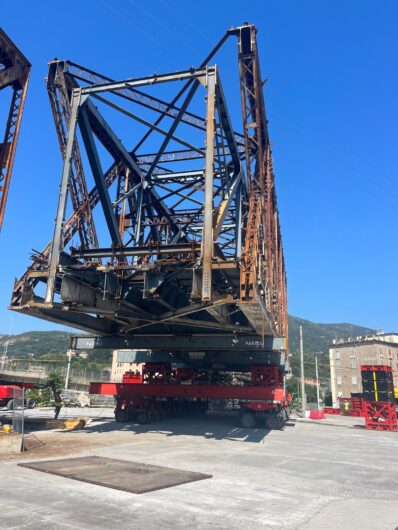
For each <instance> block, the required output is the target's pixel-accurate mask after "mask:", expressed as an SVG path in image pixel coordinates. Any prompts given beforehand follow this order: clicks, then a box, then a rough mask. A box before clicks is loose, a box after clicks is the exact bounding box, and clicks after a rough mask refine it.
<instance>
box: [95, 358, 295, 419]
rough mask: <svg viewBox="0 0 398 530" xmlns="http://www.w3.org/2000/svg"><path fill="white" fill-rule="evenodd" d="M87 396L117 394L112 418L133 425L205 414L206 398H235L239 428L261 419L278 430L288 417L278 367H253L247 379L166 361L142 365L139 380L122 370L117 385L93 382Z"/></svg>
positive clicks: (286, 400)
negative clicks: (183, 366)
mask: <svg viewBox="0 0 398 530" xmlns="http://www.w3.org/2000/svg"><path fill="white" fill-rule="evenodd" d="M90 394H104V395H113V396H115V397H116V408H115V418H116V420H117V421H121V422H124V421H129V420H136V421H138V423H147V422H149V421H153V420H157V419H163V418H166V417H170V416H178V415H185V414H195V413H204V412H206V410H207V409H208V405H209V400H212V399H217V400H220V399H221V400H236V402H237V403H238V404H239V405H238V407H239V410H240V422H241V425H242V427H247V428H251V427H255V426H256V425H257V424H258V423H259V422H263V423H264V424H265V426H266V427H267V428H269V429H279V428H281V427H282V425H283V423H284V421H285V419H287V417H288V407H289V402H288V399H287V397H286V394H285V390H284V383H283V371H282V368H281V367H279V366H274V365H268V366H258V365H256V366H252V367H251V378H250V381H244V380H242V379H239V377H238V379H237V380H235V381H234V380H233V377H232V375H231V374H228V373H220V372H212V371H208V370H207V371H201V370H194V369H191V368H172V365H171V363H146V364H144V365H143V370H142V378H141V376H138V375H134V374H132V373H129V372H127V373H126V374H125V375H124V377H123V381H122V382H121V383H112V382H109V383H102V382H93V383H91V384H90Z"/></svg>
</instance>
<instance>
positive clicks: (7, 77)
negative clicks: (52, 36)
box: [0, 28, 31, 230]
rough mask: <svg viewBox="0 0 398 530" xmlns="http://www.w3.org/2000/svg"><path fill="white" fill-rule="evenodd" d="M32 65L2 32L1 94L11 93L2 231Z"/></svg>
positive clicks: (1, 154)
mask: <svg viewBox="0 0 398 530" xmlns="http://www.w3.org/2000/svg"><path fill="white" fill-rule="evenodd" d="M30 66H31V65H30V63H29V61H28V60H27V59H26V58H25V57H24V56H23V55H22V53H21V52H20V51H19V49H18V48H17V47H16V46H15V44H14V43H13V42H12V41H11V40H10V39H9V37H7V35H6V34H5V33H4V31H3V30H2V29H1V28H0V91H1V92H2V94H3V92H6V91H10V92H11V94H10V104H9V111H8V115H7V119H6V122H5V128H4V133H3V138H2V143H0V230H1V227H2V224H3V219H4V212H5V208H6V202H7V196H8V190H9V187H10V182H11V174H12V168H13V165H14V158H15V152H16V148H17V142H18V135H19V130H20V127H21V120H22V112H23V108H24V104H25V98H26V92H27V89H28V82H29V73H30Z"/></svg>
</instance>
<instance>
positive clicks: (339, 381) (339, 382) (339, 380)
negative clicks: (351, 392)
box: [337, 377, 342, 385]
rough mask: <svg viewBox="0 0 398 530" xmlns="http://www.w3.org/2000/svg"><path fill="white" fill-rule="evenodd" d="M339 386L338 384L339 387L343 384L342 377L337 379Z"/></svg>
mask: <svg viewBox="0 0 398 530" xmlns="http://www.w3.org/2000/svg"><path fill="white" fill-rule="evenodd" d="M337 384H338V385H341V384H342V382H341V377H337Z"/></svg>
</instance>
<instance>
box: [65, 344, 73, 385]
mask: <svg viewBox="0 0 398 530" xmlns="http://www.w3.org/2000/svg"><path fill="white" fill-rule="evenodd" d="M73 354H74V351H73V350H68V351H67V353H66V355H67V356H68V367H67V369H66V377H65V390H68V386H69V374H70V363H71V359H72V355H73Z"/></svg>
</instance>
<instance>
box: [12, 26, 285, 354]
mask: <svg viewBox="0 0 398 530" xmlns="http://www.w3.org/2000/svg"><path fill="white" fill-rule="evenodd" d="M231 36H235V37H237V40H238V66H239V78H240V98H241V103H242V118H243V130H242V132H236V131H235V130H234V128H233V126H232V121H231V118H230V115H229V111H228V107H227V100H226V96H225V94H224V91H223V87H222V84H221V79H220V73H219V71H218V69H217V67H215V66H210V65H209V63H210V61H211V60H212V59H213V57H214V55H215V54H216V52H217V51H218V50H219V49H220V47H221V46H222V45H223V44H224V42H225V41H226V40H227V39H228V38H229V37H231ZM176 85H179V89H178V91H177V94H176V95H175V96H174V97H173V98H172V99H171V101H166V100H165V99H164V98H163V97H160V95H159V92H161V91H164V92H165V93H171V91H172V89H173V87H174V86H176ZM181 85H182V86H181ZM47 89H48V93H49V97H50V102H51V108H52V111H53V116H54V121H55V126H56V130H57V134H58V139H59V143H60V147H61V153H62V156H63V160H64V165H63V171H62V177H61V185H60V194H59V201H58V209H57V215H56V221H55V229H54V236H53V239H52V241H51V242H50V243H49V245H48V246H47V247H46V248H45V249H44V250H43V252H41V253H35V254H34V255H33V256H32V259H33V263H32V265H31V266H30V267H29V269H28V270H27V272H26V273H25V275H24V276H23V277H22V278H21V279H20V280H18V281H17V282H16V284H15V286H14V292H13V297H12V302H11V309H13V310H16V311H21V312H24V313H27V314H31V315H34V316H38V317H40V318H44V319H48V320H51V321H54V322H59V323H63V324H68V325H72V326H75V327H77V328H81V329H84V330H87V331H90V332H92V333H95V334H99V335H104V336H106V335H110V336H116V335H117V336H125V337H128V338H129V340H130V339H134V337H139V336H140V337H142V336H146V337H154V336H156V337H162V336H164V337H166V336H167V337H173V340H174V341H175V344H176V347H177V348H181V347H183V346H181V345H182V344H185V342H186V343H187V345H188V344H189V341H187V339H186V337H191V338H192V337H196V338H198V339H200V337H203V341H204V342H203V344H204V346H203V348H204V349H206V345H205V344H209V341H211V337H214V336H215V335H218V336H219V337H221V336H226V337H228V341H229V342H230V341H231V337H239V336H242V335H244V336H245V337H247V338H248V339H252V340H253V341H256V344H258V338H259V337H264V336H271V337H272V336H275V337H286V335H287V301H286V275H285V266H284V259H283V250H282V241H281V234H280V227H279V220H278V210H277V203H276V194H275V186H274V174H273V168H272V159H271V147H270V142H269V137H268V128H267V119H266V113H265V105H264V96H263V90H262V82H261V76H260V66H259V58H258V51H257V43H256V29H255V27H254V26H252V25H244V26H242V27H239V28H236V29H233V30H229V31H228V32H227V33H226V34H225V35H224V36H223V38H222V39H221V40H220V42H219V43H218V44H217V46H216V47H215V48H214V50H213V51H212V52H211V53H210V54H209V55H208V57H207V58H206V59H205V60H204V61H203V63H202V64H201V65H200V66H199V67H198V68H191V69H189V70H187V71H183V72H173V73H169V74H159V75H158V74H154V75H153V76H150V77H139V78H129V79H126V80H123V81H113V80H112V79H109V78H107V77H104V76H102V75H100V74H98V73H96V72H93V71H91V70H88V69H86V68H84V67H81V66H78V65H76V64H74V63H72V62H70V61H59V60H56V61H54V62H52V63H50V65H49V73H48V78H47ZM228 92H230V90H229V91H228ZM201 107H204V112H202V113H201V111H200V108H201ZM112 120H115V125H114V126H112V127H111V125H110V123H111V121H112ZM127 123H129V126H127V125H126V124H127ZM131 125H133V127H131ZM116 130H118V131H122V132H123V135H124V136H123V137H121V135H120V133H116ZM132 138H133V140H134V143H133V147H131V139H132ZM128 142H130V146H129V147H126V145H127V143H128ZM105 164H108V166H107V168H106V169H105ZM90 179H91V183H90ZM40 289H41V290H40ZM190 340H191V339H190ZM184 341H185V342H184ZM206 341H207V342H206ZM191 342H192V341H191ZM199 342H200V340H199ZM229 342H228V344H229ZM226 344H227V343H226ZM245 344H246V343H245ZM253 344H254V342H253ZM187 347H188V348H189V345H188V346H187ZM245 347H246V349H247V344H246V346H245ZM256 348H257V346H256Z"/></svg>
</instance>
